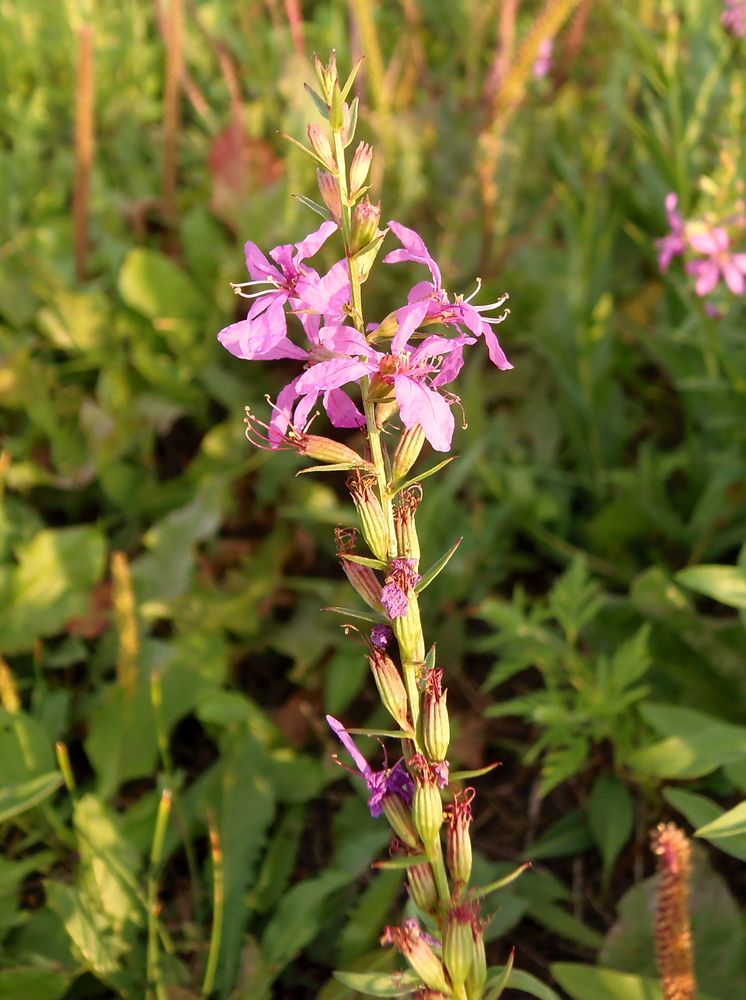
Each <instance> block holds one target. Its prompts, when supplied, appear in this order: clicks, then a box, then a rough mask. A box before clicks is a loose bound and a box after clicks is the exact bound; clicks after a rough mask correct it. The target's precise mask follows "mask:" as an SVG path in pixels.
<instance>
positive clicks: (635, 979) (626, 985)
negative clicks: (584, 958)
mask: <svg viewBox="0 0 746 1000" xmlns="http://www.w3.org/2000/svg"><path fill="white" fill-rule="evenodd" d="M549 968H550V971H551V973H552V975H553V976H554V978H555V979H556V980H557V982H558V983H559V984H560V986H561V987H562V989H563V990H567V992H568V993H569V994H570V996H571V997H572V998H573V1000H663V994H662V993H661V988H660V985H659V983H658V981H657V980H655V979H652V978H648V977H643V976H633V975H629V974H628V973H624V972H614V971H613V970H612V969H602V968H600V967H599V966H596V965H581V964H580V963H577V964H576V963H575V962H555V963H554V964H553V965H550V966H549Z"/></svg>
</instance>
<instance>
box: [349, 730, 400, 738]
mask: <svg viewBox="0 0 746 1000" xmlns="http://www.w3.org/2000/svg"><path fill="white" fill-rule="evenodd" d="M347 732H348V733H352V735H353V736H372V737H373V738H374V739H375V738H376V737H377V736H382V737H388V738H389V739H392V740H411V739H414V733H413V732H412V731H411V730H410V731H405V730H403V729H348V730H347Z"/></svg>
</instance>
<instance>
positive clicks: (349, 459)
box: [298, 434, 373, 472]
mask: <svg viewBox="0 0 746 1000" xmlns="http://www.w3.org/2000/svg"><path fill="white" fill-rule="evenodd" d="M298 451H299V452H300V454H301V455H308V457H309V458H313V459H315V460H316V461H317V462H328V463H329V464H330V465H349V466H350V467H351V468H353V469H361V470H363V471H364V472H372V471H373V466H372V465H371V464H370V462H367V461H366V460H365V459H364V458H363V457H362V455H359V454H358V453H357V452H356V451H353V449H352V448H348V447H347V445H346V444H342V442H341V441H333V440H332V439H331V438H327V437H321V436H320V435H319V434H303V435H302V437H301V438H300V440H299V441H298Z"/></svg>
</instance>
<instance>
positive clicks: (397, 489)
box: [388, 455, 458, 499]
mask: <svg viewBox="0 0 746 1000" xmlns="http://www.w3.org/2000/svg"><path fill="white" fill-rule="evenodd" d="M457 458H458V455H449V456H448V458H444V459H443V461H442V462H438V464H437V465H434V466H433V467H432V468H431V469H428V470H427V471H426V472H423V473H421V474H420V475H419V476H412V478H411V479H406V480H405V481H404V482H403V483H398V484H397V485H396V486H390V487H389V491H388V492H389V496H390V497H391V498H392V499H393V498H394V497H395V496H396V494H397V493H401V491H402V490H406V489H408V488H409V487H410V486H414V484H415V483H421V482H422V481H423V480H425V479H429V478H430V476H434V475H435V473H436V472H440V470H441V469H444V468H445V467H446V466H447V465H448V463H449V462H453V461H455V460H456V459H457Z"/></svg>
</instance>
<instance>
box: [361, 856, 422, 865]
mask: <svg viewBox="0 0 746 1000" xmlns="http://www.w3.org/2000/svg"><path fill="white" fill-rule="evenodd" d="M427 860H428V857H427V854H410V855H406V854H402V855H401V856H400V857H398V858H390V859H389V860H388V861H374V862H373V867H374V868H413V867H414V866H415V865H424V864H425V862H426V861H427Z"/></svg>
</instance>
